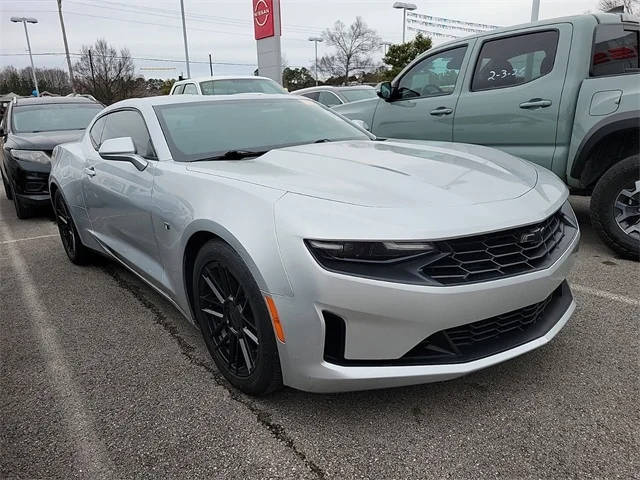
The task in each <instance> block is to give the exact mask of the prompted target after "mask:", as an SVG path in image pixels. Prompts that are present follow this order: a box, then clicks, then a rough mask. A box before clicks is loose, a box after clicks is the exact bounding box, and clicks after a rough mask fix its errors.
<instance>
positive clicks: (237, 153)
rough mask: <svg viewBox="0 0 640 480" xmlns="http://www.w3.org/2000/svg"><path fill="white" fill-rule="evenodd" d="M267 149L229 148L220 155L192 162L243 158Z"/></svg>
mask: <svg viewBox="0 0 640 480" xmlns="http://www.w3.org/2000/svg"><path fill="white" fill-rule="evenodd" d="M268 151H269V150H264V151H261V152H260V151H255V150H229V151H226V152H224V153H221V154H220V155H215V156H213V157H206V158H199V159H197V160H193V161H194V162H206V161H210V160H242V159H243V158H249V157H259V156H260V155H264V154H265V153H267V152H268Z"/></svg>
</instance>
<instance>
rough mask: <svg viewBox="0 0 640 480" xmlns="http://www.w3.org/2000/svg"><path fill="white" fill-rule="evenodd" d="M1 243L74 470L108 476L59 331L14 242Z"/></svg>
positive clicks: (106, 463) (110, 466) (100, 445)
mask: <svg viewBox="0 0 640 480" xmlns="http://www.w3.org/2000/svg"><path fill="white" fill-rule="evenodd" d="M7 233H11V232H7ZM34 238H36V237H34ZM4 243H5V244H7V245H8V250H9V258H10V261H11V266H12V267H13V273H14V276H15V278H16V281H17V283H18V284H19V285H20V292H21V294H22V300H23V301H24V305H25V307H26V308H25V312H24V313H25V317H26V318H28V319H29V320H30V323H31V328H32V330H33V333H34V335H35V337H36V339H37V342H38V346H39V348H38V350H39V351H40V353H41V354H42V356H43V359H44V360H45V364H46V366H45V368H46V372H47V376H48V380H49V382H50V383H51V385H52V386H53V388H54V390H55V393H56V396H57V397H58V402H57V407H58V408H59V409H60V410H61V411H62V413H63V415H64V418H65V423H66V424H67V429H68V435H69V439H71V440H72V441H75V442H76V446H75V452H76V455H77V457H78V464H79V465H78V467H79V469H80V471H81V472H87V473H89V472H90V473H89V474H90V475H95V476H96V477H103V476H109V475H111V474H113V472H115V468H114V465H113V463H112V462H111V461H110V459H109V456H108V454H107V450H106V447H105V445H104V444H103V443H102V441H101V440H100V438H99V437H98V435H97V434H96V430H95V427H94V421H93V419H92V418H91V415H90V414H89V413H88V411H87V408H86V406H85V405H84V401H83V398H82V395H81V394H80V392H79V391H78V387H77V386H76V384H75V382H74V379H73V374H72V372H71V369H70V368H69V366H68V364H67V361H66V359H65V355H64V350H63V349H62V347H61V346H60V344H59V342H58V340H57V336H58V335H59V334H60V333H61V332H57V330H56V327H55V326H53V325H52V324H51V323H50V322H49V321H48V320H49V318H50V317H51V316H50V314H49V313H48V312H47V309H46V307H45V305H44V304H43V303H42V301H41V300H40V295H39V292H38V290H37V288H36V286H35V283H34V281H33V278H32V277H31V275H30V273H29V270H28V268H27V264H26V262H25V260H24V258H23V257H22V255H21V254H20V250H18V248H17V246H16V245H15V242H12V241H8V242H4Z"/></svg>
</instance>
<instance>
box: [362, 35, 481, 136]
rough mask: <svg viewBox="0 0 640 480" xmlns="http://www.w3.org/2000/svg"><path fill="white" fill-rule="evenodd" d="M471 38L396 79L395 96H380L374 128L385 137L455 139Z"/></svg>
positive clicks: (375, 131) (427, 59) (425, 59)
mask: <svg viewBox="0 0 640 480" xmlns="http://www.w3.org/2000/svg"><path fill="white" fill-rule="evenodd" d="M469 50H470V44H469V42H467V43H465V44H462V45H454V46H452V47H451V48H448V49H446V50H442V51H439V52H436V53H434V54H432V55H429V56H427V57H425V58H423V59H421V60H420V61H419V62H417V63H415V64H414V65H413V66H412V67H411V68H410V69H409V70H408V71H406V72H405V73H404V74H403V75H402V77H400V79H398V80H396V81H394V94H393V96H392V98H391V99H388V100H380V101H379V102H378V107H377V109H376V111H375V114H374V117H373V125H372V130H371V131H372V132H373V133H374V134H375V135H378V136H381V137H394V138H411V139H418V140H445V141H451V139H452V136H453V113H454V111H455V109H456V101H457V99H458V94H459V91H460V84H461V83H462V77H463V76H464V70H465V68H466V67H465V65H466V59H467V57H468V52H469Z"/></svg>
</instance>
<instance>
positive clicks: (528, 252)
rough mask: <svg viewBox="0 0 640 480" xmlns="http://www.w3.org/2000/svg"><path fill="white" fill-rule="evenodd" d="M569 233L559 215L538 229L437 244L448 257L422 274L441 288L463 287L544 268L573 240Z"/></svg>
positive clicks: (517, 229)
mask: <svg viewBox="0 0 640 480" xmlns="http://www.w3.org/2000/svg"><path fill="white" fill-rule="evenodd" d="M568 230H575V229H574V227H573V226H571V225H569V224H568V223H567V222H566V221H565V220H564V216H563V214H562V213H561V212H560V211H558V212H557V213H555V214H554V215H552V216H551V217H549V218H547V219H546V220H544V221H543V222H540V223H538V224H535V225H528V226H526V227H519V228H514V229H510V230H503V231H500V232H494V233H487V234H484V235H477V236H473V237H465V238H458V239H453V240H444V241H438V242H434V243H435V245H436V246H437V248H438V249H439V250H440V251H442V252H444V253H445V255H444V256H442V257H440V258H438V259H437V260H435V261H434V262H432V263H429V264H428V265H426V266H424V267H422V269H421V273H422V275H424V276H425V277H427V278H429V279H431V280H434V281H436V282H438V283H439V284H440V285H462V284H467V283H474V282H484V281H488V280H494V279H498V278H503V277H508V276H512V275H519V274H522V273H526V272H531V271H533V270H538V269H541V268H545V267H547V266H549V265H551V264H552V263H553V262H554V261H555V260H557V258H558V257H560V255H561V254H562V252H563V251H564V250H565V248H566V246H567V245H566V244H567V243H568V242H569V241H570V239H571V238H573V235H567V233H569V232H568ZM562 247H565V248H562Z"/></svg>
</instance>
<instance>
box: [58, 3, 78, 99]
mask: <svg viewBox="0 0 640 480" xmlns="http://www.w3.org/2000/svg"><path fill="white" fill-rule="evenodd" d="M58 16H59V17H60V28H62V40H63V41H64V53H65V54H66V56H67V67H68V68H69V81H70V82H71V91H72V92H73V93H76V82H75V81H74V79H73V68H71V57H69V44H68V43H67V31H66V30H65V28H64V18H63V17H62V0H58Z"/></svg>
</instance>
